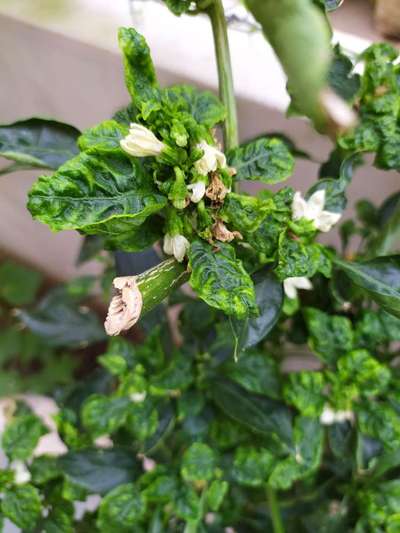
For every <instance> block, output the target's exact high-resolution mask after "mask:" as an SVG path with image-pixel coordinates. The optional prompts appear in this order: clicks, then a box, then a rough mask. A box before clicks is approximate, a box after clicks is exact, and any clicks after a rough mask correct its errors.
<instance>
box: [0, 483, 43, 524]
mask: <svg viewBox="0 0 400 533" xmlns="http://www.w3.org/2000/svg"><path fill="white" fill-rule="evenodd" d="M1 510H2V512H3V514H4V516H5V517H7V518H8V519H10V520H11V521H12V522H13V523H14V524H15V525H16V526H18V527H20V528H21V529H23V530H29V531H31V530H32V529H34V527H35V524H36V523H37V521H38V520H39V518H40V515H41V510H42V504H41V501H40V495H39V491H38V490H37V489H36V488H35V487H32V485H24V486H21V487H14V488H13V489H10V490H6V491H5V492H4V496H3V499H2V502H1Z"/></svg>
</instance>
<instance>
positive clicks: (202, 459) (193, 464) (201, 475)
mask: <svg viewBox="0 0 400 533" xmlns="http://www.w3.org/2000/svg"><path fill="white" fill-rule="evenodd" d="M215 466H216V457H215V453H214V452H213V450H212V449H211V448H210V447H209V446H207V444H203V443H201V442H195V443H194V444H192V445H191V446H190V448H188V449H187V450H186V451H185V453H184V454H183V458H182V466H181V474H182V477H183V479H185V480H186V481H192V482H193V481H210V480H211V479H212V478H213V477H214V474H215Z"/></svg>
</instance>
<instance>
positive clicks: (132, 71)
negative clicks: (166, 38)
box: [118, 28, 158, 105]
mask: <svg viewBox="0 0 400 533" xmlns="http://www.w3.org/2000/svg"><path fill="white" fill-rule="evenodd" d="M118 42H119V47H120V48H121V50H122V53H123V56H124V67H125V83H126V87H127V89H128V91H129V94H130V95H131V97H132V100H133V102H134V103H135V104H136V105H138V104H140V102H142V101H146V100H149V99H151V98H152V97H153V96H154V93H155V89H157V87H158V83H157V78H156V73H155V70H154V65H153V61H152V59H151V55H150V50H149V47H148V46H147V43H146V40H145V38H144V37H143V36H142V35H140V33H138V32H137V31H136V30H134V29H133V28H120V29H119V31H118Z"/></svg>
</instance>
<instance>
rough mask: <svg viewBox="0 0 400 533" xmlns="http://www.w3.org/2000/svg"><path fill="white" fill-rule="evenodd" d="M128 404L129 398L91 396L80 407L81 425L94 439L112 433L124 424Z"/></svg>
mask: <svg viewBox="0 0 400 533" xmlns="http://www.w3.org/2000/svg"><path fill="white" fill-rule="evenodd" d="M130 404H131V400H130V399H129V398H110V397H108V396H103V395H101V394H93V395H92V396H89V398H87V400H86V401H85V403H84V404H83V406H82V412H81V417H82V424H83V425H84V427H85V428H86V429H88V431H90V433H91V434H92V435H93V436H94V437H100V436H101V435H109V434H111V433H114V432H115V431H116V430H117V429H118V428H119V427H121V426H122V425H123V424H124V422H125V420H126V417H127V416H128V407H129V405H130Z"/></svg>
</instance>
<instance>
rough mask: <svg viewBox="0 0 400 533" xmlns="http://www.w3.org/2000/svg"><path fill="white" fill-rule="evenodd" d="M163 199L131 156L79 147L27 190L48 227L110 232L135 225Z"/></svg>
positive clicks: (33, 207)
mask: <svg viewBox="0 0 400 533" xmlns="http://www.w3.org/2000/svg"><path fill="white" fill-rule="evenodd" d="M166 203H167V199H166V197H164V196H162V195H160V194H158V193H156V192H155V189H153V187H152V185H151V182H150V180H149V179H148V176H145V175H144V173H143V170H142V169H141V166H140V163H139V162H138V159H137V158H135V159H133V158H132V159H128V158H127V157H125V156H124V155H122V154H121V155H120V156H117V155H115V156H114V155H107V156H105V155H102V157H101V158H100V157H97V156H96V155H90V154H86V153H82V154H80V155H79V156H78V157H76V158H75V159H72V160H71V161H69V162H68V163H66V164H65V165H63V166H62V167H61V168H60V169H59V171H58V172H56V174H54V175H53V176H42V177H41V178H39V180H38V181H37V182H36V183H35V184H34V185H33V187H32V189H31V191H30V193H29V202H28V208H29V210H30V211H31V213H32V216H33V217H34V218H37V219H38V220H40V221H41V222H43V223H45V224H48V225H49V226H50V228H51V229H52V230H54V231H60V230H65V229H77V230H81V231H84V232H86V233H88V234H96V233H100V234H102V233H104V234H105V236H107V235H111V236H112V235H113V234H115V233H120V232H121V224H122V225H123V230H124V231H125V232H127V231H128V228H127V227H125V226H126V225H127V223H131V224H132V226H139V225H140V224H142V223H143V222H144V221H145V219H146V218H147V217H148V216H150V215H152V214H153V213H156V212H157V211H160V209H162V208H163V207H164V206H165V205H166ZM131 229H132V230H133V229H134V228H132V227H131Z"/></svg>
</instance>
